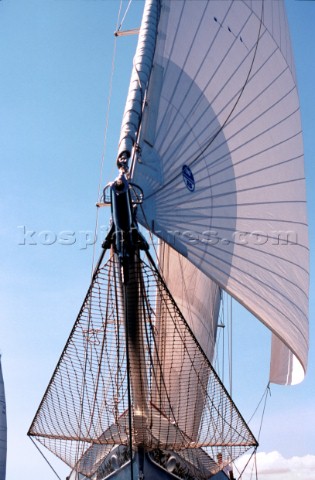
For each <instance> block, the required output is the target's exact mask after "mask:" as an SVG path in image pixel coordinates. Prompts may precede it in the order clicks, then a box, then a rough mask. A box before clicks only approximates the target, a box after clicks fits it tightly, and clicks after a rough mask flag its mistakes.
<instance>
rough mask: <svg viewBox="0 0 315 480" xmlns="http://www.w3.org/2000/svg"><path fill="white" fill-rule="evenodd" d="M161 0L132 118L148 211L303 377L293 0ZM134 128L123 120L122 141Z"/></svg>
mask: <svg viewBox="0 0 315 480" xmlns="http://www.w3.org/2000/svg"><path fill="white" fill-rule="evenodd" d="M155 3H156V4H157V5H158V4H159V3H160V4H161V10H160V17H159V25H158V35H157V42H156V46H155V53H154V59H153V67H152V70H151V76H150V81H149V87H148V92H147V95H146V101H145V104H144V110H143V114H142V121H141V127H140V128H139V127H138V130H137V129H134V131H135V132H137V134H138V133H139V132H140V139H139V138H138V140H137V142H138V147H139V148H137V151H140V155H139V156H138V160H137V161H136V162H135V164H134V168H133V181H134V182H135V183H137V184H139V185H141V187H142V188H143V190H144V193H145V201H144V204H143V210H142V211H141V212H140V211H139V220H140V222H141V223H143V225H145V226H146V227H148V228H149V229H150V230H151V231H153V232H154V233H155V234H157V235H158V236H159V237H160V238H162V239H163V240H164V241H165V242H167V243H168V244H169V245H171V246H172V247H173V248H174V249H176V250H177V251H178V252H180V253H181V254H182V255H183V256H186V257H187V258H188V259H189V260H190V261H191V262H192V263H193V264H194V265H195V266H196V267H197V268H199V269H200V270H201V271H202V272H203V273H204V274H205V275H207V276H208V277H210V278H212V279H213V280H214V281H215V282H217V283H218V285H220V286H221V287H222V288H223V289H225V290H226V291H227V292H228V293H230V294H231V295H232V296H233V297H234V298H236V299H237V300H238V301H239V302H240V303H241V304H243V305H244V306H245V307H246V308H247V309H248V310H250V311H251V312H252V313H253V314H254V315H255V316H256V317H257V318H259V319H260V320H261V321H262V322H263V323H264V324H265V325H266V326H267V327H268V328H269V329H270V330H271V331H272V332H273V333H274V334H275V336H276V338H277V339H278V340H277V341H276V343H275V342H274V345H276V344H279V342H281V345H282V347H281V349H279V348H273V355H272V362H271V379H272V380H273V381H276V382H277V383H297V382H299V381H301V380H302V379H303V376H304V372H305V370H306V366H307V353H308V283H309V275H308V237H307V218H306V200H305V179H304V167H303V144H302V133H301V124H300V113H299V101H298V94H297V88H296V80H295V72H294V64H293V57H292V50H291V45H290V38H289V32H288V26H287V20H286V15H285V10H284V4H283V2H282V1H277V2H274V1H272V0H270V1H264V2H262V1H261V0H257V1H255V2H250V1H243V2H233V1H228V0H226V1H221V0H218V1H217V0H211V1H208V0H193V1H190V0H187V1H184V0H177V1H176V2H173V1H170V0H161V2H155ZM135 64H137V59H136V60H135ZM127 105H128V102H127ZM127 110H128V108H127ZM130 123H132V122H130V118H129V123H128V124H130ZM129 131H130V129H129V130H128V125H127V127H126V129H124V125H123V128H122V139H124V140H123V142H122V144H121V150H120V152H122V151H123V150H124V148H125V147H124V145H123V144H124V143H126V142H125V139H126V138H127V137H128V140H130V138H131V137H129V136H128V135H129V133H128V132H129ZM135 140H136V135H135V136H134V138H133V139H132V141H135ZM293 357H294V360H293ZM275 368H276V369H277V371H276V372H275Z"/></svg>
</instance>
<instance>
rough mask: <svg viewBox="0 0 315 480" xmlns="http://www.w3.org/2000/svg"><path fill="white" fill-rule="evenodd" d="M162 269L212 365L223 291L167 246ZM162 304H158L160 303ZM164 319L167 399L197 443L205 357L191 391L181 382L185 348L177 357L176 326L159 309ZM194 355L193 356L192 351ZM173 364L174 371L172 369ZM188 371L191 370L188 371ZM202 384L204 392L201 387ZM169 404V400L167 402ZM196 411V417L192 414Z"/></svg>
mask: <svg viewBox="0 0 315 480" xmlns="http://www.w3.org/2000/svg"><path fill="white" fill-rule="evenodd" d="M158 258H159V268H160V270H161V272H162V274H163V278H164V281H165V283H166V285H167V287H168V289H169V291H170V292H171V294H172V297H173V298H174V300H175V302H176V305H177V306H178V307H179V309H180V311H181V313H182V315H183V317H184V318H185V320H186V322H187V323H188V325H189V327H190V329H191V331H192V333H193V334H194V336H195V338H196V340H197V342H198V344H199V346H200V347H201V349H202V350H203V352H204V353H205V354H206V356H207V358H208V360H209V361H210V362H212V360H213V355H214V348H215V340H216V333H217V322H218V316H219V310H220V297H221V295H220V288H219V287H218V285H217V284H216V283H215V282H213V281H212V280H211V279H210V278H208V277H206V276H205V275H204V274H203V273H202V272H201V271H200V270H199V269H198V268H196V267H195V266H194V265H193V264H192V263H190V262H189V261H188V260H187V259H186V258H184V257H183V256H182V255H180V254H179V253H178V252H176V250H173V249H172V248H170V247H169V246H168V245H167V244H166V243H164V242H161V244H160V245H159V252H158ZM158 305H159V303H158ZM158 311H160V315H161V319H160V324H158V325H157V330H158V331H159V332H160V337H159V342H158V343H159V346H158V350H159V354H160V358H162V359H163V364H164V365H165V366H166V368H165V372H164V378H165V381H166V383H167V384H168V385H170V388H169V389H168V392H167V397H168V399H169V401H170V403H171V405H172V407H173V409H174V408H177V410H178V412H180V414H179V415H178V417H179V419H180V420H179V427H180V428H181V429H182V430H183V431H185V433H186V435H188V437H189V438H191V439H193V440H194V441H196V440H197V438H198V432H199V428H200V421H201V417H202V413H203V410H204V404H205V396H204V393H203V392H205V391H206V390H207V383H208V380H209V377H208V373H207V372H204V373H202V363H203V362H202V358H200V359H199V362H198V364H200V365H199V366H198V367H196V372H199V373H198V375H197V374H196V372H195V374H194V375H190V379H189V388H187V384H186V383H185V382H182V381H181V374H180V372H182V371H183V370H185V364H186V363H189V360H190V359H189V358H187V356H186V352H185V350H184V349H177V350H176V356H175V358H174V352H173V351H174V345H173V342H174V334H175V332H176V329H177V327H176V325H174V323H173V322H172V319H171V318H168V317H169V314H168V312H167V311H165V309H164V315H163V308H162V309H160V308H158ZM191 355H192V356H193V355H194V353H193V352H191ZM171 365H172V368H170V366H171ZM187 369H188V368H187ZM200 385H203V389H202V388H201V387H200ZM155 395H157V396H159V392H157V393H155V392H153V397H154V396H155ZM164 403H166V399H164ZM192 409H193V411H194V414H193V415H191V410H192Z"/></svg>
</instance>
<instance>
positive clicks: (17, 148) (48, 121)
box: [0, 0, 315, 480]
mask: <svg viewBox="0 0 315 480" xmlns="http://www.w3.org/2000/svg"><path fill="white" fill-rule="evenodd" d="M274 1H277V0H274ZM286 3H287V13H288V17H289V24H290V28H291V36H292V42H293V48H294V52H295V63H296V69H297V76H298V81H299V92H300V100H301V112H302V123H303V130H304V144H305V160H306V176H307V184H308V204H309V219H310V223H311V231H310V241H311V246H313V245H314V222H313V219H312V218H311V213H312V212H313V211H314V204H315V199H314V185H315V182H314V180H315V179H314V167H313V156H314V154H315V142H314V120H315V114H314V112H315V93H314V78H315V62H314V60H315V58H314V52H313V49H314V47H315V28H314V27H315V2H313V1H307V0H288V1H287V2H286ZM124 6H126V2H125V4H124ZM118 7H119V2H118V0H27V1H26V0H2V1H1V2H0V65H1V75H0V168H1V176H0V182H1V190H0V191H1V205H0V212H1V226H0V233H1V235H0V238H1V249H0V256H1V276H0V294H1V310H0V315H1V318H0V351H1V353H2V364H3V372H4V377H5V387H6V398H7V409H8V425H9V430H8V466H7V480H15V479H16V478H19V476H22V475H23V479H26V480H28V479H32V480H34V479H35V480H36V479H40V478H45V480H50V479H52V480H53V479H54V478H56V477H55V475H54V474H53V472H52V471H51V470H50V469H49V467H48V466H47V465H46V464H45V462H44V461H43V459H42V457H41V456H40V455H39V453H38V452H37V450H36V449H35V447H34V446H33V445H32V443H31V442H30V440H29V439H28V438H27V437H26V432H27V430H28V428H29V425H30V423H31V421H32V418H33V416H34V414H35V412H36V409H37V406H38V404H39V402H40V400H41V397H42V395H43V393H44V391H45V388H46V386H47V383H48V381H49V379H50V376H51V373H52V371H53V369H54V367H55V364H56V362H57V360H58V358H59V355H60V353H61V350H62V348H63V346H64V343H65V341H66V339H67V337H68V334H69V332H70V329H71V327H72V324H73V322H74V320H75V318H76V315H77V313H78V310H79V308H80V305H81V302H82V300H83V297H84V295H85V292H86V289H87V287H88V283H89V277H90V272H91V267H92V259H93V247H92V246H91V245H90V244H91V243H92V240H91V239H92V238H93V232H94V229H95V221H96V208H95V203H96V201H97V195H98V184H99V180H100V164H101V160H102V157H103V154H104V153H103V152H104V132H105V125H106V111H107V102H108V100H107V96H108V91H109V84H110V72H111V66H112V52H113V44H114V38H113V31H114V30H115V25H116V21H117V12H118ZM141 7H142V2H141V1H140V0H137V1H135V2H134V6H133V7H132V8H133V10H131V11H130V17H127V19H126V24H125V28H126V29H127V28H133V27H137V26H138V25H139V14H140V11H141ZM135 42H136V37H123V38H119V39H118V41H117V58H116V64H115V75H114V81H113V95H112V100H111V108H110V118H109V127H108V131H107V141H106V149H105V154H104V172H103V180H102V183H103V184H105V183H107V182H108V181H109V180H112V179H113V178H114V177H115V175H116V169H115V156H116V149H117V142H118V135H119V127H120V122H121V117H122V112H123V108H124V99H125V96H126V91H127V88H128V83H129V77H130V70H131V65H132V57H133V52H134V48H135ZM107 224H108V211H105V209H103V210H102V211H101V212H100V217H99V231H98V233H99V238H100V240H101V239H102V237H103V236H104V233H105V230H106V227H107ZM98 252H99V250H98V248H96V255H98ZM234 318H235V322H236V321H237V325H238V329H239V336H238V338H237V339H236V344H235V347H234V351H237V348H238V347H239V349H242V351H243V352H245V353H244V354H243V355H242V356H241V357H237V358H235V369H234V371H235V377H236V378H235V379H234V388H233V390H234V394H235V400H236V403H237V405H238V406H239V409H240V411H241V412H242V413H243V415H244V417H245V419H248V418H249V417H250V416H251V414H252V413H253V410H254V408H255V407H256V405H257V403H258V402H259V400H260V398H261V396H262V394H263V391H264V389H265V387H266V384H267V379H268V369H269V366H268V355H269V333H268V332H266V331H265V329H264V328H263V327H262V326H260V325H259V324H258V322H253V321H252V318H251V317H250V316H249V314H247V313H246V312H245V311H244V310H243V309H241V308H239V307H236V308H235V312H234ZM310 318H311V321H312V319H313V318H314V282H313V283H312V284H311V302H310ZM244 339H245V340H244ZM312 340H313V343H312V344H311V351H310V366H309V371H308V374H307V377H306V380H305V381H304V382H303V383H302V384H301V385H298V386H295V387H278V386H272V389H271V397H270V398H269V399H268V403H267V409H266V414H265V420H264V424H263V429H262V433H261V437H260V444H261V448H260V451H261V452H265V454H262V455H261V457H260V462H261V468H260V470H261V472H262V475H261V476H260V477H259V478H261V479H262V480H264V479H268V480H274V479H275V478H277V480H279V479H280V480H281V479H282V478H283V479H284V478H285V479H286V480H294V479H297V478H299V477H298V475H297V473H296V471H300V468H301V465H303V466H304V467H303V468H307V470H306V471H304V472H303V475H304V477H305V478H308V479H315V473H314V471H315V447H314V445H315V433H314V418H315V386H314V378H315V355H314V328H313V326H311V341H312ZM245 347H246V348H245ZM235 356H236V354H235ZM237 371H241V372H242V374H241V375H239V376H238V377H237ZM251 426H252V428H253V430H254V432H255V433H257V430H258V427H259V419H257V420H254V423H253V425H251ZM275 451H277V452H279V453H278V456H277V455H276V454H274V453H272V452H275ZM263 455H265V456H263ZM307 455H308V456H307ZM293 457H296V459H294V458H293ZM51 461H52V462H53V464H54V466H55V468H56V470H57V471H58V474H59V475H60V476H61V477H62V478H63V477H65V475H66V474H67V472H68V469H67V468H66V467H64V466H63V465H62V464H61V463H60V462H58V461H55V460H54V459H52V460H51ZM279 466H281V469H280V470H279V471H278V473H273V472H275V471H276V470H277V469H279V468H280V467H279ZM312 470H313V471H312ZM267 471H268V472H269V473H268V474H267V473H265V474H264V472H267ZM281 472H283V473H281ZM281 475H282V476H281Z"/></svg>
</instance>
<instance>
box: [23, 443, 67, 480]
mask: <svg viewBox="0 0 315 480" xmlns="http://www.w3.org/2000/svg"><path fill="white" fill-rule="evenodd" d="M29 438H30V439H31V440H32V442H33V444H34V445H35V447H36V448H37V450H38V451H39V453H40V454H41V456H42V457H43V458H44V460H45V461H46V462H47V463H48V465H49V466H50V468H51V469H52V471H53V472H54V474H55V475H56V477H57V478H59V480H61V478H60V477H59V475H58V473H57V472H56V470H55V469H54V467H53V466H52V464H51V463H50V462H49V460H48V458H47V457H45V455H44V454H43V452H42V451H41V449H40V448H39V447H38V445H37V444H36V443H35V442H34V440H33V439H32V437H29Z"/></svg>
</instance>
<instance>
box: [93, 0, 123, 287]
mask: <svg viewBox="0 0 315 480" xmlns="http://www.w3.org/2000/svg"><path fill="white" fill-rule="evenodd" d="M130 2H131V0H130ZM130 2H129V3H130ZM121 10H122V0H120V3H119V8H118V13H117V20H116V30H117V28H118V25H119V19H120V15H121ZM125 16H126V12H125V14H124V17H123V19H124V18H125ZM122 22H123V20H122V21H121V22H120V26H121V24H122ZM116 53H117V36H115V37H114V45H113V53H112V62H111V71H110V78H109V89H108V96H107V108H106V115H105V127H104V140H103V151H102V156H101V162H100V175H99V182H98V188H97V201H99V198H100V194H101V189H102V184H103V170H104V163H105V154H106V148H107V133H108V125H109V115H110V107H111V98H112V91H113V83H114V73H115V62H116ZM98 222H99V208H96V218H95V228H94V241H93V254H92V268H91V277H92V275H93V271H94V263H95V252H96V240H97V230H98Z"/></svg>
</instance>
